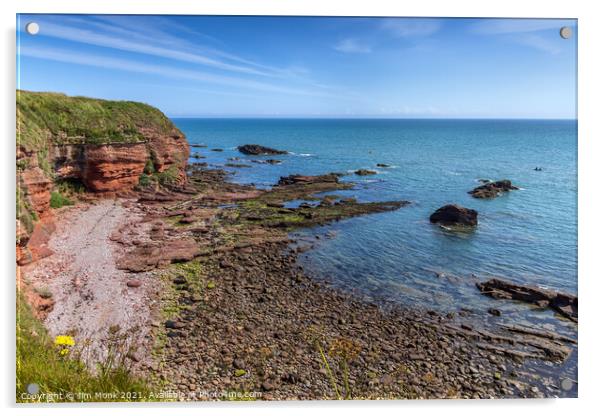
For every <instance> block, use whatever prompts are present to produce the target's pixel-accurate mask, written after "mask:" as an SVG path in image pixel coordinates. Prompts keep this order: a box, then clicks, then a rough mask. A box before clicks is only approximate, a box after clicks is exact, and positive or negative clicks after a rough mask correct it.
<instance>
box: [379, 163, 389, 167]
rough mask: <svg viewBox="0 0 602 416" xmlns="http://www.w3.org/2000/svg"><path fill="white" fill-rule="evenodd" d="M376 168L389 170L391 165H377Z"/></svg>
mask: <svg viewBox="0 0 602 416" xmlns="http://www.w3.org/2000/svg"><path fill="white" fill-rule="evenodd" d="M376 167H378V168H389V167H391V165H387V164H386V163H377V164H376Z"/></svg>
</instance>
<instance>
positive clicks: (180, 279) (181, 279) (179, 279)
mask: <svg viewBox="0 0 602 416" xmlns="http://www.w3.org/2000/svg"><path fill="white" fill-rule="evenodd" d="M173 282H174V283H175V284H177V285H182V284H185V283H187V281H186V278H185V277H184V276H177V277H175V278H174V279H173Z"/></svg>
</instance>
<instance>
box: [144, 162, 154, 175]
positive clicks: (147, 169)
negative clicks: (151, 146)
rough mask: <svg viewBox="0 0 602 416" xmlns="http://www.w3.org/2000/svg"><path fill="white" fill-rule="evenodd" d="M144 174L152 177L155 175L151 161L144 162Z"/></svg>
mask: <svg viewBox="0 0 602 416" xmlns="http://www.w3.org/2000/svg"><path fill="white" fill-rule="evenodd" d="M144 173H146V174H147V175H152V174H153V173H155V164H154V163H153V161H152V159H149V160H147V161H146V165H144Z"/></svg>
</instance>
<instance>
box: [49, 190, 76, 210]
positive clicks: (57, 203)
mask: <svg viewBox="0 0 602 416" xmlns="http://www.w3.org/2000/svg"><path fill="white" fill-rule="evenodd" d="M67 205H73V201H71V200H70V199H69V198H67V197H66V196H64V195H63V194H61V193H60V192H57V191H53V192H51V193H50V207H51V208H61V207H64V206H67Z"/></svg>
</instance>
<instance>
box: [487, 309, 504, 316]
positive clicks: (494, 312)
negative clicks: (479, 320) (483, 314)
mask: <svg viewBox="0 0 602 416" xmlns="http://www.w3.org/2000/svg"><path fill="white" fill-rule="evenodd" d="M487 312H489V313H490V314H491V315H493V316H501V315H502V312H501V311H500V310H499V309H495V308H489V309H487Z"/></svg>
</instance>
